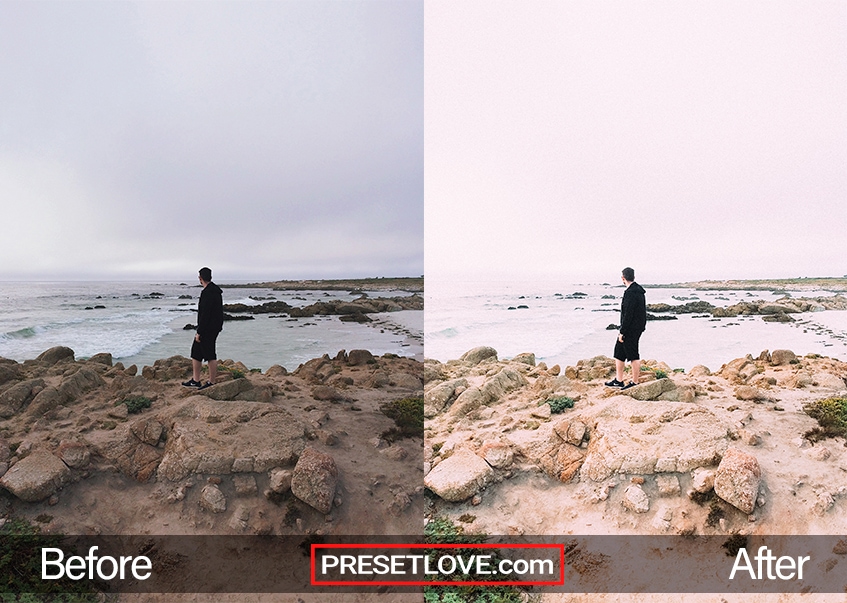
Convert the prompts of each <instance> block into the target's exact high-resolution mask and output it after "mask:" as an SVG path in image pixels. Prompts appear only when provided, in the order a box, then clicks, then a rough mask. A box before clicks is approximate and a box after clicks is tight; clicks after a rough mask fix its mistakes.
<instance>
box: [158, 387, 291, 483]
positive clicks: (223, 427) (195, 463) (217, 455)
mask: <svg viewBox="0 0 847 603" xmlns="http://www.w3.org/2000/svg"><path fill="white" fill-rule="evenodd" d="M245 418H246V419H247V420H246V421H245ZM233 426H235V427H233ZM304 440H305V429H304V427H303V425H302V424H300V423H299V422H298V421H296V420H295V419H294V418H293V417H292V416H291V415H290V414H289V413H288V412H286V411H285V410H284V409H281V408H280V409H278V410H276V411H275V412H270V411H269V410H268V409H267V405H265V404H261V403H258V402H242V403H241V404H238V405H229V404H219V403H216V402H212V401H210V400H202V401H197V402H195V403H194V404H192V405H190V406H187V407H185V408H184V409H183V410H182V412H181V413H180V415H179V416H178V417H177V419H176V420H175V422H174V423H173V425H172V426H171V428H170V431H169V433H168V439H167V444H166V445H165V452H164V458H162V462H161V464H160V465H159V470H158V475H159V476H160V477H163V478H165V479H167V480H170V481H176V480H180V479H183V478H185V477H187V476H188V475H191V474H195V473H197V474H217V475H221V474H228V473H250V472H256V473H260V472H265V471H269V470H270V469H273V468H274V467H285V466H291V465H293V464H294V463H295V461H296V460H297V457H298V456H299V455H300V453H301V452H302V451H303V448H304V447H305V443H304Z"/></svg>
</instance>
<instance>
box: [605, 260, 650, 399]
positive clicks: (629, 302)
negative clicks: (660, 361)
mask: <svg viewBox="0 0 847 603" xmlns="http://www.w3.org/2000/svg"><path fill="white" fill-rule="evenodd" d="M621 280H622V281H623V284H624V287H626V291H624V294H623V301H622V302H621V328H620V332H619V333H618V340H617V342H616V343H615V352H614V356H615V378H614V379H613V380H612V381H607V382H606V385H608V386H609V387H620V388H621V389H629V388H630V387H633V386H634V385H636V384H637V383H638V380H639V379H640V378H641V356H640V355H639V354H638V340H639V339H640V338H641V334H642V333H643V332H644V328H645V327H646V326H647V303H646V301H645V300H644V287H642V286H641V285H639V284H638V283H636V282H635V270H633V269H632V268H624V269H623V270H622V271H621ZM627 360H629V361H630V362H631V363H632V381H630V382H629V383H627V384H624V382H623V379H624V365H625V363H626V361H627Z"/></svg>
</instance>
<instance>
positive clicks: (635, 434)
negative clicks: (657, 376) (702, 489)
mask: <svg viewBox="0 0 847 603" xmlns="http://www.w3.org/2000/svg"><path fill="white" fill-rule="evenodd" d="M596 412H597V414H596V415H595V416H594V425H593V427H592V429H591V439H590V442H589V445H588V450H587V453H586V457H585V462H584V463H583V465H582V469H581V471H580V475H581V476H582V477H586V478H588V479H591V480H594V481H601V480H604V479H606V478H608V477H610V476H611V475H613V474H615V473H620V474H636V475H646V474H653V473H677V472H679V473H682V472H687V471H690V470H692V469H694V468H695V467H708V466H713V465H716V464H717V462H718V459H720V457H721V455H722V454H723V452H724V451H725V450H726V448H727V446H728V442H727V427H726V425H723V424H722V423H721V422H720V421H719V420H718V418H717V417H716V416H715V415H714V414H713V413H712V412H710V411H709V410H708V409H706V408H703V407H700V406H696V405H695V406H692V405H691V404H686V403H684V402H664V401H657V402H654V403H652V404H646V405H645V404H643V403H641V402H638V401H636V400H632V399H630V398H627V397H624V396H615V397H612V398H608V399H607V400H605V401H604V405H603V406H602V407H601V408H600V409H598V410H597V411H596ZM586 422H587V421H586Z"/></svg>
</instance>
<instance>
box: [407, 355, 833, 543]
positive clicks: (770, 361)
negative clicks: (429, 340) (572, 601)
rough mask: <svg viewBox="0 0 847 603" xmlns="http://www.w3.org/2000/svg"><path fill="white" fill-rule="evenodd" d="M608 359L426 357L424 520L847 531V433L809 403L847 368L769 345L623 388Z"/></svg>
mask: <svg viewBox="0 0 847 603" xmlns="http://www.w3.org/2000/svg"><path fill="white" fill-rule="evenodd" d="M613 374H614V361H613V360H612V359H610V358H607V357H605V356H597V357H595V358H592V359H586V360H581V361H579V362H578V363H576V365H574V366H567V367H564V368H562V367H560V366H558V365H557V366H552V367H548V366H546V365H545V364H544V363H538V364H536V362H535V356H534V355H533V354H531V353H526V354H520V355H518V356H516V357H515V358H512V359H510V360H499V359H498V356H497V352H496V350H494V349H492V348H488V347H481V348H475V349H473V350H470V351H469V352H467V353H466V354H464V355H463V356H462V357H461V358H460V359H458V360H453V361H450V362H446V363H441V362H438V361H435V360H430V359H427V360H426V361H425V367H424V377H425V387H424V390H425V393H424V400H425V404H424V413H425V416H426V418H427V420H426V423H425V439H426V446H425V448H424V474H425V477H424V484H425V485H426V487H427V489H428V491H429V492H430V493H431V496H430V498H429V499H428V500H427V508H426V517H427V518H428V520H429V519H432V518H434V517H436V516H447V517H448V518H450V519H452V520H453V521H454V522H457V523H460V524H462V525H464V526H465V529H466V530H469V531H480V532H486V533H492V534H604V533H609V534H618V533H619V534H663V533H667V534H743V535H749V534H838V533H843V531H844V530H845V529H847V512H846V511H847V502H845V498H847V486H845V485H844V483H843V478H842V477H841V476H842V475H843V474H844V472H847V449H845V440H844V437H840V436H839V437H834V438H828V439H820V440H819V439H818V438H816V437H814V435H813V432H814V430H815V428H816V427H817V426H818V424H817V422H816V420H815V419H813V418H812V417H811V416H809V414H807V413H806V412H804V409H805V408H808V405H809V404H814V403H815V402H819V401H820V400H822V399H827V398H831V397H844V396H845V395H847V387H846V386H845V381H844V380H843V379H842V378H843V377H847V363H844V362H841V361H838V360H835V359H831V358H827V357H821V356H818V355H808V356H804V357H798V356H796V355H795V354H794V353H793V352H791V351H789V350H774V351H773V352H768V351H764V352H761V353H759V354H758V355H756V356H753V355H748V356H746V357H743V358H737V359H734V360H731V361H730V362H727V363H726V364H724V365H723V366H721V367H718V368H716V370H714V371H711V370H709V369H708V368H707V367H705V366H698V367H695V368H693V369H692V370H691V371H689V372H688V373H683V372H681V371H676V372H675V371H674V370H673V369H671V368H670V367H668V366H667V365H665V364H664V363H662V362H658V361H655V360H648V361H646V362H645V371H644V373H643V378H642V383H640V384H639V385H637V386H636V387H633V388H631V389H628V390H625V391H620V390H617V389H613V388H608V387H606V386H605V385H604V381H606V380H608V379H610V378H611V376H612V375H613Z"/></svg>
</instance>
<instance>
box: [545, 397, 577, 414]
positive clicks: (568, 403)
mask: <svg viewBox="0 0 847 603" xmlns="http://www.w3.org/2000/svg"><path fill="white" fill-rule="evenodd" d="M546 404H549V405H550V412H551V413H553V414H554V415H558V414H560V413H563V412H565V411H566V410H567V409H569V408H573V405H574V401H573V398H569V397H567V396H556V397H554V398H548V399H547V400H546Z"/></svg>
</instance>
